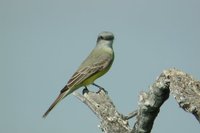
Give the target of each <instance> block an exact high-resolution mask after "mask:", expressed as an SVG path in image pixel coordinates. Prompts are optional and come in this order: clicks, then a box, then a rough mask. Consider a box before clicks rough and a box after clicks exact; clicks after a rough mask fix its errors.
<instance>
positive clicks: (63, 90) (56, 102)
mask: <svg viewBox="0 0 200 133" xmlns="http://www.w3.org/2000/svg"><path fill="white" fill-rule="evenodd" d="M68 92H69V88H68V87H67V86H65V87H64V88H63V89H62V90H61V91H60V94H59V95H58V97H57V98H56V100H55V101H54V102H53V103H52V104H51V106H50V107H49V109H48V110H47V111H46V112H45V113H44V115H43V116H42V117H43V118H46V117H47V115H48V114H49V113H50V111H51V110H52V109H53V108H54V107H55V106H56V105H57V104H58V103H59V102H60V101H61V100H62V99H63V98H64V97H65V96H67V95H68Z"/></svg>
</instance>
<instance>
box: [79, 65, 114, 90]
mask: <svg viewBox="0 0 200 133" xmlns="http://www.w3.org/2000/svg"><path fill="white" fill-rule="evenodd" d="M109 69H110V66H109V67H108V68H106V69H105V70H102V71H100V72H98V73H95V74H94V75H92V76H91V77H89V78H88V79H86V80H85V81H84V82H83V83H82V84H83V86H87V85H89V84H92V83H93V82H94V81H95V80H96V79H97V78H99V77H101V76H102V75H104V74H105V73H106V72H107V71H108V70H109Z"/></svg>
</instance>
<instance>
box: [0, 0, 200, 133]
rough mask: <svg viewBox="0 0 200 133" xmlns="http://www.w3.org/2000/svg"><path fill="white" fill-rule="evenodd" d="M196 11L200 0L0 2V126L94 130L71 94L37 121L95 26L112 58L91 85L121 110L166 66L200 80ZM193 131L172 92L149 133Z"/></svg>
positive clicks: (74, 132) (31, 131) (22, 132)
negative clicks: (108, 36)
mask: <svg viewBox="0 0 200 133" xmlns="http://www.w3.org/2000/svg"><path fill="white" fill-rule="evenodd" d="M199 13H200V1H199V0H165V1H164V0H123V1H116V0H0V20H1V21H0V61H1V69H0V73H1V74H0V81H1V84H0V88H1V93H0V105H1V111H0V118H1V119H0V132H2V133H12V132H15V133H27V132H28V133H45V132H46V133H47V132H48V133H55V132H59V133H82V132H89V133H101V131H100V129H99V128H98V127H97V125H98V124H99V121H98V119H97V118H96V116H95V115H94V114H93V113H92V112H91V111H90V110H89V109H88V108H87V107H86V106H85V105H84V104H83V103H81V102H80V101H79V100H77V99H76V98H75V97H74V96H73V95H71V96H69V97H67V98H66V99H65V100H63V102H61V103H60V104H59V105H58V106H57V107H56V108H55V109H54V110H53V111H52V112H51V113H50V114H49V116H48V117H47V119H42V115H43V113H44V112H45V111H46V109H47V108H48V107H49V105H50V104H51V102H52V101H53V100H54V99H55V97H56V96H57V95H58V93H59V91H60V89H62V87H63V86H64V85H65V83H66V82H67V80H68V79H69V78H70V76H71V75H72V74H73V72H74V71H75V70H76V68H77V67H78V66H79V64H80V62H81V61H82V60H83V59H84V58H85V57H86V56H87V54H88V53H89V52H90V51H91V49H92V48H93V47H94V46H95V43H96V38H97V35H98V34H99V33H100V32H101V31H111V32H113V33H114V34H115V41H114V50H115V55H116V56H115V57H116V58H115V61H114V64H113V67H112V69H111V70H110V72H109V73H108V74H106V75H105V76H104V77H102V78H100V79H98V80H97V81H96V83H98V84H100V85H101V86H103V87H104V88H106V89H107V90H108V92H109V95H110V96H111V97H112V99H113V102H114V103H115V105H116V106H117V108H118V110H119V111H120V112H121V113H124V114H127V113H129V112H131V111H132V110H134V109H136V107H137V101H138V94H139V93H140V91H146V90H148V87H149V85H151V84H152V83H153V82H154V80H155V79H156V77H157V76H159V74H160V73H161V72H162V70H164V69H166V68H170V67H176V68H179V69H181V70H183V71H185V72H188V73H190V74H192V75H193V76H194V77H195V78H197V79H200V69H199V68H200V61H199V57H200V52H199V51H200V15H199ZM89 88H90V89H92V90H95V88H94V87H89ZM81 90H82V89H80V90H79V92H81ZM199 130H200V127H199V123H198V122H197V121H196V120H195V118H194V117H193V116H192V115H191V114H189V113H186V112H184V111H183V110H182V109H180V108H179V106H178V104H177V103H176V102H175V100H174V98H173V97H172V96H171V97H170V98H169V100H168V101H167V102H166V103H165V104H164V105H163V106H162V108H161V111H160V113H159V115H158V117H157V119H156V121H155V124H154V127H153V130H152V133H160V132H162V133H169V132H174V133H188V132H192V133H199Z"/></svg>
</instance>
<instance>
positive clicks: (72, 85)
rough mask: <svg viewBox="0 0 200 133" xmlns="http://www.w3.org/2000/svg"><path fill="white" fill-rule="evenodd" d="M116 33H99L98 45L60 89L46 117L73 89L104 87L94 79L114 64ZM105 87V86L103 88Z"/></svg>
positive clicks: (45, 115) (44, 116) (45, 114)
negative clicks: (91, 86)
mask: <svg viewBox="0 0 200 133" xmlns="http://www.w3.org/2000/svg"><path fill="white" fill-rule="evenodd" d="M113 41H114V35H113V33H112V32H108V31H103V32H101V33H99V35H98V37H97V41H96V46H95V47H94V48H93V50H92V51H91V53H90V54H89V56H88V57H87V58H86V59H85V60H84V61H83V62H82V63H81V65H80V66H79V67H78V69H77V70H76V71H75V73H74V74H73V75H72V76H71V78H70V79H69V81H68V82H67V84H66V85H65V86H64V88H63V89H62V90H61V91H60V93H59V95H58V97H57V98H56V99H55V101H54V102H53V103H52V104H51V106H50V107H49V108H48V110H47V111H46V112H45V113H44V115H43V118H46V117H47V115H48V114H49V112H50V111H51V110H52V109H53V108H54V107H55V106H56V105H57V104H58V103H59V102H60V101H61V100H62V99H64V98H65V97H66V96H68V95H69V94H71V93H72V92H73V91H75V90H77V89H79V88H81V87H85V88H87V86H89V85H94V86H96V87H98V88H99V89H101V88H102V87H101V86H99V85H97V84H95V83H94V81H95V80H96V79H97V78H99V77H101V76H103V75H104V74H105V73H106V72H107V71H108V70H109V69H110V67H111V66H112V64H113V61H114V51H113ZM102 89H103V88H102Z"/></svg>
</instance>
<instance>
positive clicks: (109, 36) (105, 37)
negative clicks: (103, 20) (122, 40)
mask: <svg viewBox="0 0 200 133" xmlns="http://www.w3.org/2000/svg"><path fill="white" fill-rule="evenodd" d="M103 40H104V41H109V42H112V41H113V40H114V35H113V33H111V32H108V31H104V32H101V33H100V34H99V35H98V38H97V42H99V41H103Z"/></svg>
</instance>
